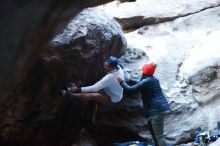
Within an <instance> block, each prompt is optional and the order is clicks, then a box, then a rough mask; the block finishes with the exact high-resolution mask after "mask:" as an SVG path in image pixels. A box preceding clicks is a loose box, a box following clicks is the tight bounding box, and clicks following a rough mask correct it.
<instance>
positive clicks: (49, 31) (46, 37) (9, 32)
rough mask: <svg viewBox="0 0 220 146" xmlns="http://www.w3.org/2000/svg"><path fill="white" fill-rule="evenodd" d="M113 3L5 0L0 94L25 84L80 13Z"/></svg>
mask: <svg viewBox="0 0 220 146" xmlns="http://www.w3.org/2000/svg"><path fill="white" fill-rule="evenodd" d="M110 1H112V0H92V1H89V2H88V1H87V0H74V1H73V0H66V1H62V0H47V1H35V0H29V1H26V0H24V1H17V0H10V1H7V0H3V1H1V5H0V19H1V21H0V27H1V28H2V30H1V34H0V40H1V43H0V66H1V72H0V92H1V98H0V102H1V100H3V99H4V98H3V95H4V94H7V93H8V92H10V90H11V89H13V88H14V87H15V86H16V85H17V84H19V82H20V81H22V80H23V79H24V78H25V77H26V75H27V73H28V71H29V70H30V68H31V67H32V66H33V63H34V62H35V61H36V59H37V58H38V57H39V54H40V53H41V52H42V50H44V48H45V47H46V46H47V45H48V42H49V41H50V40H51V38H52V36H54V35H55V34H56V33H57V32H59V31H61V30H62V29H63V27H64V26H65V24H66V23H68V21H69V20H70V19H71V18H72V17H73V16H75V15H76V14H77V12H78V11H79V10H81V9H82V8H84V7H88V6H97V5H98V4H104V3H107V2H110Z"/></svg>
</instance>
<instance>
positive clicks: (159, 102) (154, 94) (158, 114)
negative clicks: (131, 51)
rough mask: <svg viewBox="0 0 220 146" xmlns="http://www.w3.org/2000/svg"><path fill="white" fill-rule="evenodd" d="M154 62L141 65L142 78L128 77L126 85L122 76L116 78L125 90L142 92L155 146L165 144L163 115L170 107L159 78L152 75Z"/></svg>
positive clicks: (154, 66)
mask: <svg viewBox="0 0 220 146" xmlns="http://www.w3.org/2000/svg"><path fill="white" fill-rule="evenodd" d="M155 69H156V64H154V63H152V62H151V63H147V64H144V65H143V67H142V69H141V70H142V78H141V80H140V81H136V80H133V79H129V81H128V83H129V84H132V85H131V86H130V85H128V84H127V83H126V82H125V81H124V80H123V78H117V80H118V82H119V83H120V85H121V86H122V87H123V88H124V89H125V91H130V92H137V91H140V92H141V94H142V100H143V106H144V112H145V117H146V118H147V119H148V128H149V130H150V133H151V135H152V138H153V141H154V143H155V146H167V144H166V142H165V139H164V135H163V133H164V132H163V128H164V125H163V123H164V117H165V115H166V113H167V112H169V110H170V107H169V104H168V102H167V99H166V97H165V96H164V94H163V92H162V89H161V86H160V83H159V80H158V79H157V78H155V77H154V76H153V74H154V72H155Z"/></svg>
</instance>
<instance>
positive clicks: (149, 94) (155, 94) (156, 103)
mask: <svg viewBox="0 0 220 146" xmlns="http://www.w3.org/2000/svg"><path fill="white" fill-rule="evenodd" d="M129 83H131V84H134V85H132V86H129V85H128V84H127V83H126V82H121V83H120V84H121V86H122V87H123V88H124V89H125V90H127V91H130V92H137V91H140V92H141V94H142V100H143V106H144V111H145V114H146V117H147V118H148V117H150V116H153V115H156V114H159V113H162V112H165V111H169V110H170V107H169V104H168V102H167V100H166V97H165V96H164V94H163V92H162V89H161V86H160V82H159V80H158V79H156V78H155V77H154V76H144V75H143V76H142V79H141V81H135V80H130V81H129Z"/></svg>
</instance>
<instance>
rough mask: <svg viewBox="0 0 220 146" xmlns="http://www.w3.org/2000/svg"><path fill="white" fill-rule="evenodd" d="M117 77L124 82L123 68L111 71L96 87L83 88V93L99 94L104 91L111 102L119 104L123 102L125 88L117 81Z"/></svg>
mask: <svg viewBox="0 0 220 146" xmlns="http://www.w3.org/2000/svg"><path fill="white" fill-rule="evenodd" d="M117 77H120V78H121V79H123V80H124V72H123V70H122V69H121V67H119V69H115V70H113V71H111V72H110V73H108V74H107V75H105V76H104V77H103V78H102V79H101V80H99V81H98V82H96V83H95V84H94V85H92V86H87V87H81V92H98V91H100V90H102V89H103V90H104V92H105V93H106V94H107V95H108V96H110V98H111V101H112V102H114V103H117V102H119V101H121V99H122V96H123V88H122V87H121V85H120V84H119V82H118V81H117Z"/></svg>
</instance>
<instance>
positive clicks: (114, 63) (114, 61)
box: [106, 56, 119, 68]
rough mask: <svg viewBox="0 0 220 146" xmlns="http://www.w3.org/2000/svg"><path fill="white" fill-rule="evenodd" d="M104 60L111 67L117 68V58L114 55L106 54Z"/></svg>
mask: <svg viewBox="0 0 220 146" xmlns="http://www.w3.org/2000/svg"><path fill="white" fill-rule="evenodd" d="M106 61H107V62H108V63H109V64H111V65H112V66H113V67H115V68H117V67H118V65H119V63H118V58H117V57H115V56H108V57H107V58H106Z"/></svg>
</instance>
